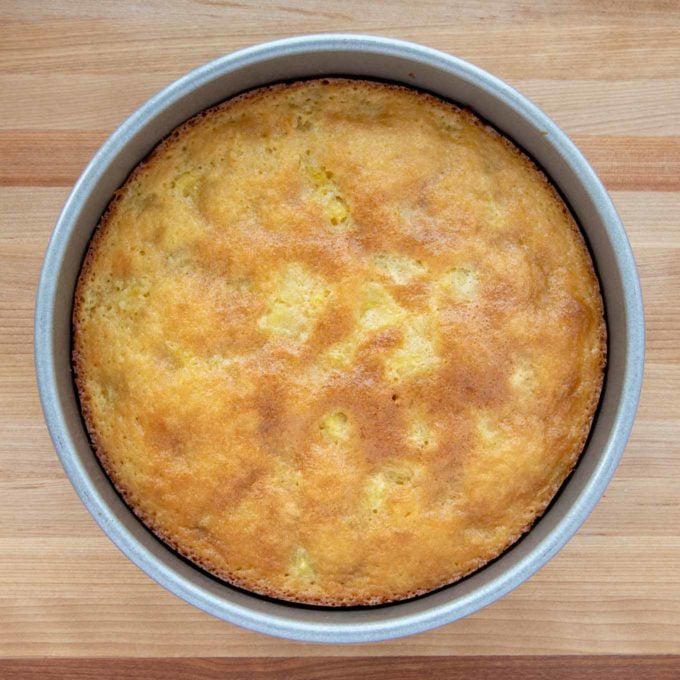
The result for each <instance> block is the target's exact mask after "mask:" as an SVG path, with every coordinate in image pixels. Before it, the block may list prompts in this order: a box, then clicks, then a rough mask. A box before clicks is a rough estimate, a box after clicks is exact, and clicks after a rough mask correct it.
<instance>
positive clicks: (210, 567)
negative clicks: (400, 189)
mask: <svg viewBox="0 0 680 680" xmlns="http://www.w3.org/2000/svg"><path fill="white" fill-rule="evenodd" d="M320 80H321V79H320ZM357 81H358V82H360V83H362V85H364V86H370V87H372V88H376V89H383V88H390V89H393V90H402V91H405V92H409V93H411V94H413V93H415V94H417V95H418V96H419V97H421V98H424V99H426V100H428V101H429V102H430V103H432V104H435V105H436V106H437V107H439V108H441V109H443V110H445V111H450V110H458V111H463V112H464V113H465V114H466V116H468V118H469V120H470V121H472V122H473V123H474V124H475V125H477V126H479V127H482V128H485V129H487V130H489V131H491V132H492V133H493V134H494V135H496V136H497V137H498V138H499V139H501V140H502V142H503V143H504V145H505V146H506V147H507V148H508V149H509V150H510V151H511V152H512V153H513V154H515V155H516V156H517V157H518V158H521V160H522V162H523V163H524V164H525V165H526V167H527V168H529V169H530V170H531V171H532V172H534V173H538V175H539V176H540V178H541V180H542V182H543V183H544V185H545V186H546V187H547V188H548V189H549V191H550V192H551V194H552V196H553V197H554V201H555V204H556V205H557V206H558V207H559V208H560V210H561V211H562V212H563V213H564V215H565V216H566V217H567V219H568V223H569V224H570V228H571V230H572V232H573V234H574V236H575V237H576V240H577V242H578V243H579V244H580V248H581V256H582V258H583V261H584V263H586V267H587V271H588V273H589V277H590V282H589V285H590V286H591V287H592V289H593V290H594V291H597V293H598V295H597V304H598V310H597V311H598V318H599V319H600V323H599V329H600V334H599V335H600V337H599V341H600V353H599V354H600V357H599V358H600V360H599V372H598V376H597V383H596V384H595V385H594V389H593V392H592V398H591V401H590V403H589V405H588V408H587V416H588V417H587V419H586V420H587V423H588V425H587V426H585V427H584V428H583V429H582V432H581V435H580V438H579V444H578V446H576V447H574V450H573V453H572V456H571V458H572V460H571V464H570V466H569V469H568V471H567V473H566V474H565V475H564V477H563V478H562V480H560V481H559V482H557V483H555V484H553V485H552V486H551V488H550V493H549V495H548V497H547V499H546V501H545V502H544V503H543V505H542V507H540V508H539V510H538V511H537V512H536V514H535V516H534V518H533V520H532V521H530V522H528V523H527V524H526V525H525V526H524V527H523V529H522V530H521V531H520V532H518V533H517V534H516V535H515V536H513V537H512V538H511V539H510V540H509V541H508V542H507V543H506V544H505V545H504V546H503V547H501V548H499V549H498V550H496V551H492V552H490V553H488V554H486V555H484V556H480V558H479V560H478V564H477V565H476V566H474V567H472V568H471V569H469V570H467V571H465V572H463V573H458V574H455V575H453V576H452V577H451V578H450V579H446V580H443V581H440V582H438V583H435V584H433V585H432V586H431V587H424V588H421V589H415V590H411V591H408V592H400V593H379V594H376V595H375V596H374V597H370V598H363V599H362V598H357V597H353V596H351V595H349V596H347V597H346V598H338V597H323V596H308V595H301V594H300V593H298V592H293V591H286V590H281V589H277V588H273V587H267V586H265V585H263V584H262V583H260V582H257V581H255V580H251V579H249V578H247V577H244V576H243V575H241V574H236V573H233V572H228V571H226V570H224V569H221V568H219V567H217V566H216V565H214V564H212V563H211V562H210V560H207V559H205V558H203V557H202V556H200V555H196V554H195V553H193V552H192V551H190V550H187V549H186V548H184V547H183V546H182V545H181V544H180V543H178V542H177V541H176V540H175V539H174V538H173V537H172V536H171V535H170V534H168V533H167V532H165V531H163V530H162V529H161V528H160V527H159V526H158V525H157V524H156V523H155V522H154V520H153V519H152V518H151V517H149V516H147V515H145V514H144V513H143V512H142V511H141V510H140V509H139V507H138V506H137V505H136V504H135V502H134V499H133V498H132V497H131V494H130V492H129V491H128V489H127V488H126V487H125V485H124V484H123V483H121V481H120V479H119V478H118V475H117V473H116V470H115V468H114V467H113V466H112V465H111V463H110V460H109V457H108V455H107V452H106V450H105V449H104V447H103V446H102V445H101V442H100V440H99V437H98V435H97V430H96V427H95V425H94V423H93V419H92V414H91V409H90V406H89V395H88V393H87V390H86V387H85V384H84V377H83V376H84V375H85V372H86V366H84V365H83V362H82V356H81V354H80V352H79V351H78V346H79V344H80V340H79V338H80V333H79V330H80V329H79V322H78V315H79V311H80V304H81V302H82V290H83V286H84V285H85V282H86V280H87V278H88V275H89V274H90V271H91V268H92V265H93V262H94V258H95V254H96V252H97V249H98V247H99V243H100V241H101V240H102V238H103V236H104V234H105V233H106V230H107V228H108V227H109V225H110V223H111V217H112V215H113V214H114V212H115V210H116V208H117V205H118V203H119V201H120V198H121V191H122V189H123V188H124V187H125V186H126V185H128V184H129V183H130V182H132V181H134V179H136V177H137V176H138V175H139V174H140V173H141V172H142V170H144V169H145V168H146V167H147V166H149V165H150V164H152V163H154V162H155V161H156V159H157V158H158V157H159V156H160V155H161V154H162V152H163V150H164V149H165V148H166V146H167V145H168V144H169V143H171V142H172V141H173V140H176V139H177V138H179V137H181V136H182V134H183V133H184V132H185V131H186V130H188V129H189V128H191V127H192V126H194V125H195V124H196V123H198V122H199V121H200V120H203V119H205V118H207V117H210V116H214V115H216V114H217V113H218V112H220V111H223V110H224V109H227V108H229V107H232V106H234V105H235V104H237V103H240V102H243V101H245V100H248V99H256V98H263V97H266V96H267V95H269V94H270V93H273V92H276V91H278V90H281V89H285V88H297V87H301V86H303V85H304V84H305V83H307V82H309V81H308V80H302V81H297V82H294V83H281V84H275V85H271V86H267V87H262V88H258V89H255V90H251V91H248V92H245V93H243V94H241V95H238V96H236V97H234V98H231V99H229V100H227V101H225V102H223V103H221V104H218V105H217V106H214V107H212V108H210V109H206V110H205V111H202V112H201V113H199V114H197V115H196V116H194V117H192V118H191V119H189V120H188V121H186V122H185V123H183V124H182V125H181V126H179V127H178V128H176V129H175V130H174V131H173V132H171V133H170V135H168V136H167V137H166V138H165V139H164V140H162V141H161V142H160V143H159V144H158V145H157V146H156V147H155V148H154V149H153V150H152V151H151V153H150V154H149V155H148V156H147V157H146V158H145V159H144V160H143V161H141V162H140V163H139V164H138V165H137V166H136V167H135V168H134V170H133V171H132V172H131V174H130V175H129V177H128V178H127V179H126V181H125V182H124V184H123V185H122V186H121V188H120V189H118V190H117V191H116V192H115V193H114V196H113V198H112V199H111V201H110V202H109V204H108V206H107V208H106V210H105V212H104V213H103V215H102V217H101V218H100V221H99V223H98V225H97V227H96V229H95V231H94V234H93V236H92V239H91V241H90V244H89V246H88V250H87V253H86V255H85V258H84V260H83V264H82V267H81V271H80V274H79V277H78V281H77V284H76V289H75V294H74V306H73V313H72V330H73V334H72V338H73V339H72V363H73V370H74V381H75V384H76V388H77V392H78V396H79V400H80V407H81V413H82V415H83V419H84V422H85V425H86V428H87V431H88V434H89V436H90V440H91V443H92V447H93V450H94V452H95V454H96V456H97V458H98V460H99V462H100V463H101V465H102V467H103V468H104V471H105V472H106V474H107V475H108V477H109V478H110V480H111V481H112V483H113V485H114V487H115V488H116V490H117V491H118V493H119V494H120V495H121V497H122V498H123V499H124V501H125V503H126V504H127V505H128V507H129V508H130V509H131V510H132V511H133V513H134V514H135V515H136V516H137V517H138V518H139V519H140V521H141V522H142V523H143V524H144V525H145V526H146V527H147V528H148V529H149V530H150V531H151V532H153V533H154V534H155V535H156V536H157V537H158V538H159V539H160V540H161V541H163V542H164V543H166V544H167V545H168V546H169V547H171V548H172V549H173V550H175V551H176V552H177V553H179V554H180V555H181V556H183V557H184V558H186V559H188V560H189V561H191V562H193V563H194V564H196V565H197V566H199V567H201V568H202V569H204V570H205V571H207V572H209V573H210V574H212V575H214V576H216V577H218V578H219V579H221V580H223V581H225V582H226V583H228V584H231V585H233V586H235V587H237V588H241V589H244V590H247V591H251V592H254V593H257V594H259V595H263V596H265V597H271V598H275V599H280V600H285V601H289V602H294V603H300V604H307V605H319V606H328V607H342V606H371V605H380V604H386V603H389V602H394V601H400V600H407V599H411V598H414V597H417V596H420V595H423V594H426V593H429V592H432V591H434V590H438V589H440V588H443V587H445V586H448V585H451V584H453V583H455V582H457V581H459V580H461V579H463V578H465V577H466V576H468V575H470V574H471V573H474V572H476V571H478V570H479V569H480V568H482V567H483V566H485V565H486V564H488V563H489V562H491V561H492V560H494V559H496V558H497V557H499V556H500V555H502V554H503V553H504V552H505V551H507V550H508V549H509V548H510V547H511V546H512V545H514V544H515V543H516V542H517V541H518V540H519V539H520V538H521V537H522V536H523V535H524V534H525V533H526V532H528V531H529V530H530V529H531V528H532V527H533V525H534V524H535V523H536V522H537V521H538V520H539V519H540V518H541V517H542V515H543V514H544V513H545V511H546V509H547V508H548V506H549V505H550V504H551V503H552V501H553V500H554V498H555V495H556V494H557V493H558V491H559V490H560V489H561V487H562V486H563V485H564V483H565V481H566V479H567V478H568V477H569V475H570V474H571V472H572V471H573V469H574V467H575V465H576V464H577V462H578V460H579V459H580V456H581V454H582V453H583V449H584V447H585V444H586V441H587V439H588V436H589V434H590V431H591V428H592V422H593V418H594V416H595V412H596V410H597V407H598V404H599V400H600V395H601V390H602V386H603V382H604V374H605V367H606V361H607V348H606V346H607V330H606V323H605V317H604V305H603V301H602V295H601V289H600V284H599V280H598V278H597V275H596V273H595V270H594V267H593V263H592V258H591V256H590V253H589V251H588V248H587V245H586V243H585V240H584V237H583V234H582V233H581V231H580V230H579V228H578V226H577V224H576V221H575V220H574V218H573V216H572V215H571V213H570V211H569V209H568V208H567V206H566V205H565V203H564V201H563V200H562V198H561V197H560V195H559V193H558V191H557V190H556V189H555V187H554V186H553V185H552V184H551V182H550V181H549V180H548V178H547V177H546V175H545V174H544V173H543V171H542V170H541V169H540V168H539V167H538V166H537V165H536V164H535V162H534V161H533V160H532V159H530V158H529V157H528V156H527V155H526V154H525V153H524V152H523V151H521V150H520V149H519V148H518V147H517V146H516V145H515V144H514V143H513V142H511V141H510V140H509V139H508V138H506V137H505V136H503V135H502V134H500V133H499V132H498V131H497V130H495V128H493V127H491V126H489V125H487V124H485V123H484V122H482V121H481V120H480V119H479V118H478V117H477V116H476V115H475V114H473V113H472V112H471V111H470V110H469V109H461V108H460V107H458V106H456V105H455V104H453V103H450V102H447V101H444V100H442V99H439V98H437V97H435V96H433V95H430V94H428V93H426V92H421V91H418V90H415V89H414V88H410V87H406V86H402V85H395V84H392V83H383V82H378V81H367V80H361V79H345V78H328V79H322V80H321V82H324V83H325V84H328V85H330V86H332V85H334V84H336V83H337V84H346V83H348V82H357Z"/></svg>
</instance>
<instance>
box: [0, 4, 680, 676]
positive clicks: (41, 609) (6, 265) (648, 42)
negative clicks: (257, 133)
mask: <svg viewBox="0 0 680 680" xmlns="http://www.w3.org/2000/svg"><path fill="white" fill-rule="evenodd" d="M324 31H355V32H367V33H373V34H378V35H388V36H392V37H399V38H404V39H410V40H414V41H417V42H421V43H424V44H427V45H429V46H431V47H435V48H439V49H441V50H444V51H446V52H449V53H451V54H455V55H457V56H460V57H463V58H465V59H468V60H469V61H471V62H473V63H475V64H477V65H479V66H481V67H482V68H485V69H487V70H489V71H491V72H492V73H494V74H495V75H498V76H500V77H501V78H503V79H505V80H506V81H508V82H509V83H510V84H511V85H513V86H515V87H516V88H518V89H519V90H520V91H521V92H523V93H524V94H526V95H528V96H529V97H530V98H531V99H533V100H534V101H535V102H537V103H538V104H539V105H540V106H541V107H543V109H544V110H545V111H546V112H547V113H548V114H549V115H550V116H551V117H552V118H553V119H554V120H555V121H556V122H557V123H558V124H559V125H560V126H562V128H563V129H564V130H566V132H567V133H568V134H569V135H571V136H572V138H573V139H574V141H575V142H576V143H577V144H578V145H579V146H580V148H581V149H582V150H583V151H584V153H585V154H586V156H587V157H588V158H589V160H590V161H591V162H592V163H593V165H594V166H595V168H596V170H597V171H598V173H599V174H600V176H601V177H602V179H603V181H604V182H605V184H606V185H607V187H608V189H609V190H610V191H611V194H612V197H613V199H614V202H615V203H616V206H617V208H618V209H619V211H620V213H621V216H622V218H623V221H624V223H625V225H626V228H627V230H628V234H629V236H630V239H631V241H632V244H633V248H634V250H635V253H636V257H637V261H638V265H639V269H640V275H641V278H642V286H643V292H644V296H645V305H646V319H647V332H648V341H647V366H646V372H645V385H644V390H643V395H642V402H641V404H640V410H639V415H638V419H637V422H636V425H635V428H634V431H633V435H632V438H631V441H630V444H629V446H628V448H627V451H626V454H625V457H624V460H623V462H622V464H621V466H620V468H619V470H618V472H617V474H616V477H615V479H614V481H613V482H612V484H611V486H610V487H609V489H608V491H607V493H606V494H605V497H604V499H603V500H602V502H601V503H600V504H599V506H598V507H597V509H596V510H595V512H594V513H593V515H592V516H591V518H590V519H589V520H588V521H587V522H586V524H585V525H584V526H583V528H582V529H581V530H580V531H579V533H578V534H577V536H576V537H575V538H574V539H573V540H572V541H571V542H570V543H569V545H568V546H567V547H566V548H565V549H564V550H563V551H562V552H561V553H560V554H559V555H558V556H557V557H556V558H555V559H554V560H553V561H552V562H551V563H550V564H549V565H548V566H547V567H545V568H544V569H543V570H542V571H541V572H540V573H539V574H537V575H536V576H535V577H534V578H532V579H531V580H530V581H529V582H528V583H526V584H524V585H523V586H521V587H520V588H518V589H517V590H516V591H514V592H513V593H511V594H510V595H508V596H507V597H505V598H504V599H503V600H502V601H500V602H498V603H496V604H494V605H492V606H490V607H488V608H487V609H485V610H483V611H481V612H479V613H477V614H475V615H474V616H471V617H469V618H467V619H465V620H462V621H459V622H456V623H454V624H451V625H448V626H445V627H443V628H440V629H438V630H435V631H432V632H429V633H425V634H421V635H417V636H414V637H411V638H407V639H404V640H399V641H394V642H387V643H382V644H371V645H364V646H346V647H331V646H320V645H310V644H299V643H293V642H285V641H282V640H277V639H274V638H270V637H266V636H264V635H259V634H256V633H251V632H247V631H244V630H241V629H239V628H237V627H235V626H232V625H229V624H226V623H223V622H221V621H218V620H216V619H213V618H211V617H210V616H208V615H207V614H204V613H202V612H200V611H198V610H197V609H194V608H193V607H191V606H189V605H188V604H185V603H184V602H182V601H180V600H178V599H177V598H176V597H174V596H173V595H170V594H169V593H167V592H166V591H164V590H163V589H162V588H161V587H160V586H158V585H156V584H155V583H154V582H152V581H151V580H150V579H149V578H148V577H147V576H145V575H144V574H143V573H142V572H141V571H139V570H138V569H137V568H136V567H134V566H133V565H132V564H131V563H130V562H129V561H128V560H127V559H126V558H125V557H124V556H123V555H122V554H121V553H119V552H118V551H117V550H116V549H115V548H114V546H113V545H112V544H111V542H110V541H109V540H108V539H107V538H106V536H105V535H104V534H103V533H102V532H101V531H100V530H99V529H98V527H97V526H96V525H95V523H94V521H93V520H92V519H91V518H90V516H89V515H88V513H87V512H86V511H85V509H84V507H83V506H82V505H81V503H80V501H79V500H78V499H77V497H76V495H75V492H74V491H73V489H72V488H71V486H70V484H69V482H68V481H67V479H66V477H65V475H64V473H63V471H62V469H61V467H60V465H59V463H58V461H57V458H56V455H55V453H54V450H53V448H52V445H51V442H50V440H49V437H48V435H47V431H46V429H45V425H44V423H43V420H42V415H41V411H40V405H39V402H38V397H37V392H36V387H35V379H34V374H33V357H32V314H33V300H34V295H35V286H36V281H37V277H38V272H39V268H40V264H41V259H42V255H43V252H44V250H45V247H46V244H47V240H48V238H49V235H50V231H51V229H52V227H53V225H54V222H55V219H56V217H57V215H58V213H59V210H60V208H61V206H62V204H63V202H64V200H65V198H66V196H67V195H68V192H69V188H70V186H71V185H72V184H73V182H74V181H75V179H76V178H77V176H78V174H79V173H80V171H81V170H82V168H83V167H84V165H85V163H86V162H87V161H88V159H89V158H90V156H91V155H92V153H93V152H94V151H95V150H96V148H97V147H98V146H99V145H100V144H101V142H102V141H103V140H104V139H105V138H106V137H107V136H108V135H109V134H110V132H111V131H112V130H113V129H114V128H115V127H116V126H117V125H118V124H119V123H120V122H121V121H122V120H123V119H124V118H125V117H126V116H127V115H128V114H130V113H131V112H132V111H134V110H135V109H136V108H137V107H138V106H139V105H140V104H141V103H142V102H144V101H145V100H146V99H147V98H148V97H149V96H150V95H151V94H153V93H154V92H156V91H157V90H158V89H160V88H161V87H163V86H165V85H167V84H168V83H170V82H171V81H172V80H173V79H175V78H176V77H177V76H179V75H181V74H183V73H185V72H186V71H188V70H189V69H191V68H194V67H195V66H198V65H200V64H202V63H204V62H206V61H208V60H210V59H213V58H215V57H217V56H219V55H221V54H224V53H225V52H229V51H232V50H234V49H236V48H239V47H243V46H246V45H250V44H254V43H257V42H261V41H264V40H269V39H273V38H278V37H283V36H288V35H293V34H300V33H311V32H324ZM0 161H1V162H0V284H1V288H0V291H1V298H0V658H5V659H6V658H8V657H19V658H20V659H19V660H15V661H11V662H10V661H5V662H4V663H3V662H2V661H0V678H4V677H12V678H14V677H72V676H73V675H74V674H75V672H76V670H79V672H82V674H83V675H82V677H91V676H92V677H95V676H97V675H98V677H104V676H106V675H107V674H110V675H112V676H113V675H116V676H117V677H160V675H161V674H162V675H163V677H168V675H171V674H172V670H173V669H175V670H176V669H177V668H179V667H180V666H178V665H177V664H175V663H174V662H173V663H170V662H165V663H164V664H161V663H160V662H153V661H152V662H143V661H136V660H135V659H137V658H142V657H172V658H175V657H238V659H237V661H233V660H232V661H231V662H229V661H218V660H213V661H205V662H196V661H184V662H182V665H181V668H183V669H184V671H185V672H186V677H189V676H192V677H193V675H196V674H201V673H202V674H203V675H205V677H217V676H218V675H219V674H220V673H222V672H229V673H231V675H229V677H260V675H258V674H260V673H261V674H265V672H266V671H272V672H273V673H274V674H278V675H281V676H285V677H289V678H303V677H304V678H307V677H310V678H311V677H315V678H317V677H327V678H336V677H338V678H340V677H347V676H348V675H352V674H356V675H359V676H361V675H365V676H366V677H368V676H371V675H373V674H374V675H376V676H377V675H379V674H392V675H395V674H396V675H397V676H399V677H421V674H422V673H421V672H422V671H424V669H428V671H427V672H429V673H431V674H434V675H436V674H437V673H441V674H444V673H448V675H447V677H466V676H467V675H468V674H470V673H471V672H472V671H474V670H476V671H477V672H478V673H480V675H479V676H478V677H494V673H497V672H501V671H502V673H503V674H504V675H502V677H526V678H529V677H539V676H538V675H534V674H535V673H538V671H539V669H543V670H546V671H547V670H550V669H552V670H550V673H551V674H552V676H553V677H566V675H565V674H566V673H568V672H571V671H573V672H581V673H582V674H583V675H587V676H588V677H604V675H602V674H605V673H607V672H608V669H609V670H611V669H613V668H617V669H618V670H617V672H618V673H619V675H618V677H634V676H636V675H641V674H647V675H653V674H655V673H657V674H659V673H667V674H668V675H667V676H664V677H678V675H679V674H680V666H678V659H677V658H672V657H665V656H664V657H660V656H649V655H666V654H678V653H680V567H679V565H680V502H679V500H678V496H679V493H680V193H679V190H680V3H679V2H677V1H672V0H671V1H668V2H664V1H661V0H659V1H656V2H644V3H641V2H637V1H630V2H629V1H627V0H622V1H618V2H597V1H595V2H594V1H593V0H583V1H581V0H576V1H574V2H558V1H557V0H554V1H550V0H548V1H546V0H543V1H537V2H533V3H532V2H522V3H516V2H500V1H496V2H483V1H481V0H480V1H479V2H456V3H453V2H422V3H415V2H374V3H371V2H366V1H365V0H362V1H354V0H348V1H345V2H321V1H319V0H308V1H306V2H299V3H292V2H285V1H284V0H280V1H279V2H275V3H268V2H267V3H264V2H220V1H219V0H204V1H202V2H191V3H184V2H179V1H173V0H164V1H163V2H133V1H131V0H129V1H121V2H117V3H101V2H97V1H96V0H84V1H81V2H77V3H76V2H74V3H67V2H43V3H40V2H11V1H8V0H4V1H2V2H0ZM564 654H566V655H571V656H570V658H569V660H564V659H558V658H557V657H556V656H555V655H564ZM623 654H625V655H637V656H632V657H628V656H626V657H622V656H616V657H613V656H611V657H610V656H607V657H597V658H592V657H591V656H589V655H623ZM534 655H542V656H541V657H535V656H534ZM338 656H342V657H354V660H353V661H351V660H350V659H346V660H343V661H341V662H340V661H338V660H330V659H329V660H328V661H327V662H325V663H320V661H319V657H338ZM397 656H400V657H401V656H405V657H408V658H404V659H401V660H400V659H395V657H397ZM424 656H429V657H433V658H431V659H429V660H428V659H424V658H423V657H424ZM461 656H465V657H468V656H470V657H471V656H474V658H469V659H467V660H466V659H463V658H458V657H461ZM45 657H50V659H49V661H48V662H45V661H44V660H43V661H41V659H44V658H45ZM98 657H111V659H110V660H109V661H108V662H107V664H108V665H106V666H101V665H99V664H98V663H96V662H95V661H93V660H94V659H96V658H98ZM271 657H277V658H279V657H305V658H307V657H309V658H307V660H303V659H301V658H298V659H297V660H288V661H285V660H284V661H279V662H276V661H274V660H272V659H271ZM366 657H371V658H366ZM434 657H436V658H434ZM60 659H61V661H60ZM74 659H75V660H74ZM351 663H354V664H359V666H355V667H354V669H353V668H352V666H351V665H350V664H351ZM579 669H580V670H579ZM673 669H674V670H673ZM211 673H212V674H214V675H211ZM484 673H488V675H484ZM513 673H514V674H516V675H512V674H513ZM89 674H91V675H89ZM79 677H81V676H79ZM541 677H543V676H541Z"/></svg>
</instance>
